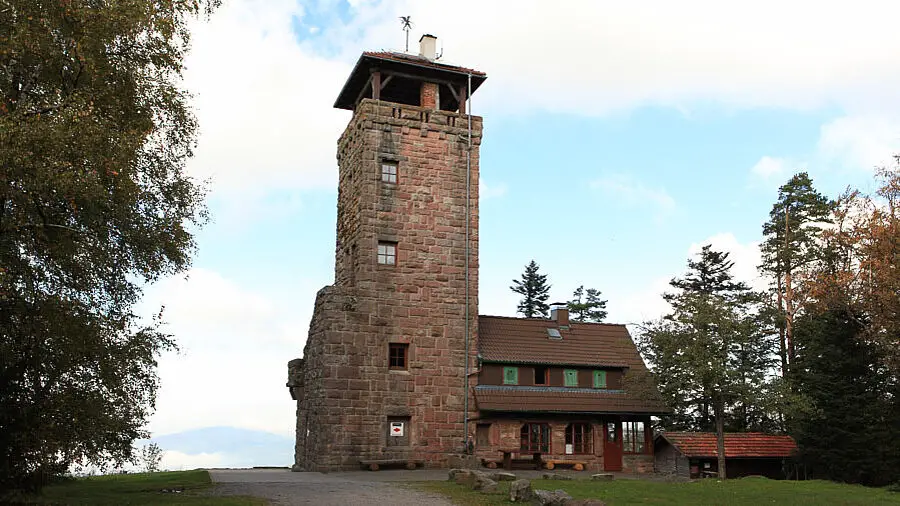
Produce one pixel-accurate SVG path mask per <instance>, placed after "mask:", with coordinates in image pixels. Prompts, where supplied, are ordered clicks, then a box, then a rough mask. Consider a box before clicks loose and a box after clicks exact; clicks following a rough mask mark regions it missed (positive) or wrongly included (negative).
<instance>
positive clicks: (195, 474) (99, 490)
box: [32, 470, 268, 506]
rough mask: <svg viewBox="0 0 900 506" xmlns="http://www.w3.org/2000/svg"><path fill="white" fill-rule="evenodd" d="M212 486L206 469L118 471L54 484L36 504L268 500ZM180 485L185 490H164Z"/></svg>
mask: <svg viewBox="0 0 900 506" xmlns="http://www.w3.org/2000/svg"><path fill="white" fill-rule="evenodd" d="M210 486H212V480H210V477H209V473H208V472H206V471H204V470H197V471H175V472H163V473H140V474H115V475H108V476H92V477H90V478H79V479H77V480H73V481H70V482H65V483H60V484H56V485H50V486H48V487H46V488H44V490H43V491H42V492H41V494H40V495H39V496H36V497H34V498H33V499H32V501H33V503H34V504H72V505H80V504H84V505H88V504H90V505H96V506H103V505H110V506H111V505H117V506H118V505H142V504H186V505H206V504H209V505H212V504H221V505H225V506H256V505H263V504H268V502H267V501H265V500H263V499H257V498H253V497H208V496H205V495H203V492H204V490H205V489H208V488H209V487H210ZM164 489H168V490H172V489H176V490H182V492H181V493H172V492H162V490H164Z"/></svg>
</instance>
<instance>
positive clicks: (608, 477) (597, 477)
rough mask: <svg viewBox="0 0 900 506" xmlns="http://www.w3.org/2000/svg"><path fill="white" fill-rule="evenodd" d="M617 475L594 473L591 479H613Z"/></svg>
mask: <svg viewBox="0 0 900 506" xmlns="http://www.w3.org/2000/svg"><path fill="white" fill-rule="evenodd" d="M613 478H615V476H613V475H612V474H610V473H599V474H592V475H591V479H592V480H594V481H612V480H613Z"/></svg>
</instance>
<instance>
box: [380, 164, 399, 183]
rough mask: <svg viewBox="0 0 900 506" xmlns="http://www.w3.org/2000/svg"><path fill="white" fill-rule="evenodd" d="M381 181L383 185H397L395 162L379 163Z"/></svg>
mask: <svg viewBox="0 0 900 506" xmlns="http://www.w3.org/2000/svg"><path fill="white" fill-rule="evenodd" d="M381 181H382V182H384V183H391V184H396V183H397V162H391V161H383V162H381Z"/></svg>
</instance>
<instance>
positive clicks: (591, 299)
mask: <svg viewBox="0 0 900 506" xmlns="http://www.w3.org/2000/svg"><path fill="white" fill-rule="evenodd" d="M572 297H573V298H572V300H570V301H569V303H568V304H567V305H568V307H569V312H570V315H571V318H572V320H573V321H576V322H579V323H581V322H602V321H603V320H605V319H606V302H607V301H605V300H602V299H600V290H597V289H594V288H588V289H587V293H585V290H584V285H581V286H579V287H578V288H576V289H575V292H574V293H573V294H572ZM582 299H584V300H582Z"/></svg>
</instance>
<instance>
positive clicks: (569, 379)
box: [563, 369, 578, 387]
mask: <svg viewBox="0 0 900 506" xmlns="http://www.w3.org/2000/svg"><path fill="white" fill-rule="evenodd" d="M563 374H564V375H565V379H566V386H567V387H577V386H578V371H576V370H575V369H566V370H565V371H563Z"/></svg>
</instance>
